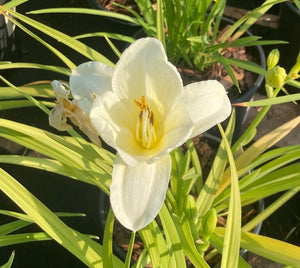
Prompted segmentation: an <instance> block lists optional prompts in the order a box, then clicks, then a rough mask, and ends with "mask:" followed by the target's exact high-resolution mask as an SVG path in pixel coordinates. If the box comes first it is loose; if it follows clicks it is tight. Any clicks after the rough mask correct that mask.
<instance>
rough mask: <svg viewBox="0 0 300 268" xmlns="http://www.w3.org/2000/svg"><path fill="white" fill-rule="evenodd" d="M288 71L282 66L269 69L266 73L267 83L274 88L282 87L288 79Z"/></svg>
mask: <svg viewBox="0 0 300 268" xmlns="http://www.w3.org/2000/svg"><path fill="white" fill-rule="evenodd" d="M286 76H287V74H286V71H285V69H284V68H282V67H280V66H276V67H274V68H272V69H270V70H268V71H267V72H266V74H265V79H266V83H267V84H268V85H269V86H271V87H274V88H278V87H282V86H283V85H284V82H285V79H286Z"/></svg>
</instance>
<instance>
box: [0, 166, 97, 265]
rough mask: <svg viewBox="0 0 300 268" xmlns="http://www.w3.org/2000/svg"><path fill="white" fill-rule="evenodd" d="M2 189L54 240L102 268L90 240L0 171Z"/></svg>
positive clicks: (83, 259) (88, 263) (87, 261)
mask: <svg viewBox="0 0 300 268" xmlns="http://www.w3.org/2000/svg"><path fill="white" fill-rule="evenodd" d="M0 189H1V190H2V191H3V192H4V193H5V194H6V195H7V196H8V197H9V198H10V199H12V200H13V201H14V202H15V203H16V204H17V205H18V206H19V207H20V208H21V209H22V210H23V211H24V212H25V213H26V214H27V215H28V216H29V217H30V218H31V219H32V220H33V221H34V222H36V223H37V224H38V225H39V226H40V227H41V228H42V229H43V230H44V231H45V232H46V233H47V234H48V235H49V236H50V237H51V238H52V239H54V240H56V241H57V242H58V243H59V244H61V245H62V246H64V247H65V248H66V249H68V250H69V251H70V252H72V253H73V254H74V255H75V256H76V257H77V258H79V259H80V260H81V261H82V262H83V263H85V264H86V265H87V266H89V267H102V258H101V256H100V255H99V254H100V252H97V251H96V250H95V249H94V248H93V247H92V246H91V244H90V243H89V240H90V239H89V238H87V237H85V236H79V235H78V234H77V233H75V232H74V231H73V230H71V229H70V228H69V227H68V226H67V225H65V224H64V223H63V222H62V221H61V220H60V219H59V218H58V217H57V216H55V215H54V214H53V213H52V212H51V211H50V210H49V209H48V208H47V207H46V206H45V205H43V204H42V203H41V202H40V201H39V200H38V199H36V198H35V197H34V196H33V195H32V194H31V193H30V192H29V191H28V190H26V189H25V188H24V187H23V186H22V185H21V184H19V183H18V182H17V181H16V180H14V178H13V177H11V176H10V175H9V174H7V173H6V172H5V171H4V170H2V169H0Z"/></svg>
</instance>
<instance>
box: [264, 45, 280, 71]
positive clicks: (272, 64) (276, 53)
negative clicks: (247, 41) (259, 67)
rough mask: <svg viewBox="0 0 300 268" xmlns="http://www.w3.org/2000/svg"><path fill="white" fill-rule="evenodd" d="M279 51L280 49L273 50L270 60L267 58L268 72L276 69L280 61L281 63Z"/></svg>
mask: <svg viewBox="0 0 300 268" xmlns="http://www.w3.org/2000/svg"><path fill="white" fill-rule="evenodd" d="M279 55H280V54H279V50H278V49H273V50H272V51H271V52H270V54H269V56H268V58H267V68H268V70H270V69H272V68H274V67H275V66H276V65H277V64H278V61H279Z"/></svg>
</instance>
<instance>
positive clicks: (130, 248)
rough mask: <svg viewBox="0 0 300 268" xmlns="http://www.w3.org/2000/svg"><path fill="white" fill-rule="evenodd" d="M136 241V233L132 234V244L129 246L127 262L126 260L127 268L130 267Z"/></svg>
mask: <svg viewBox="0 0 300 268" xmlns="http://www.w3.org/2000/svg"><path fill="white" fill-rule="evenodd" d="M134 240H135V232H132V233H131V238H130V244H129V248H128V251H127V255H126V260H125V268H129V267H130V261H131V256H132V250H133V246H134Z"/></svg>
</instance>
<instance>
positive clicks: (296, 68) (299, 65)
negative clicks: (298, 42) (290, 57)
mask: <svg viewBox="0 0 300 268" xmlns="http://www.w3.org/2000/svg"><path fill="white" fill-rule="evenodd" d="M299 72H300V52H299V53H298V57H297V61H296V63H295V65H294V66H293V67H292V69H291V70H290V73H289V75H290V77H291V78H293V79H296V78H298V74H299Z"/></svg>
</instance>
